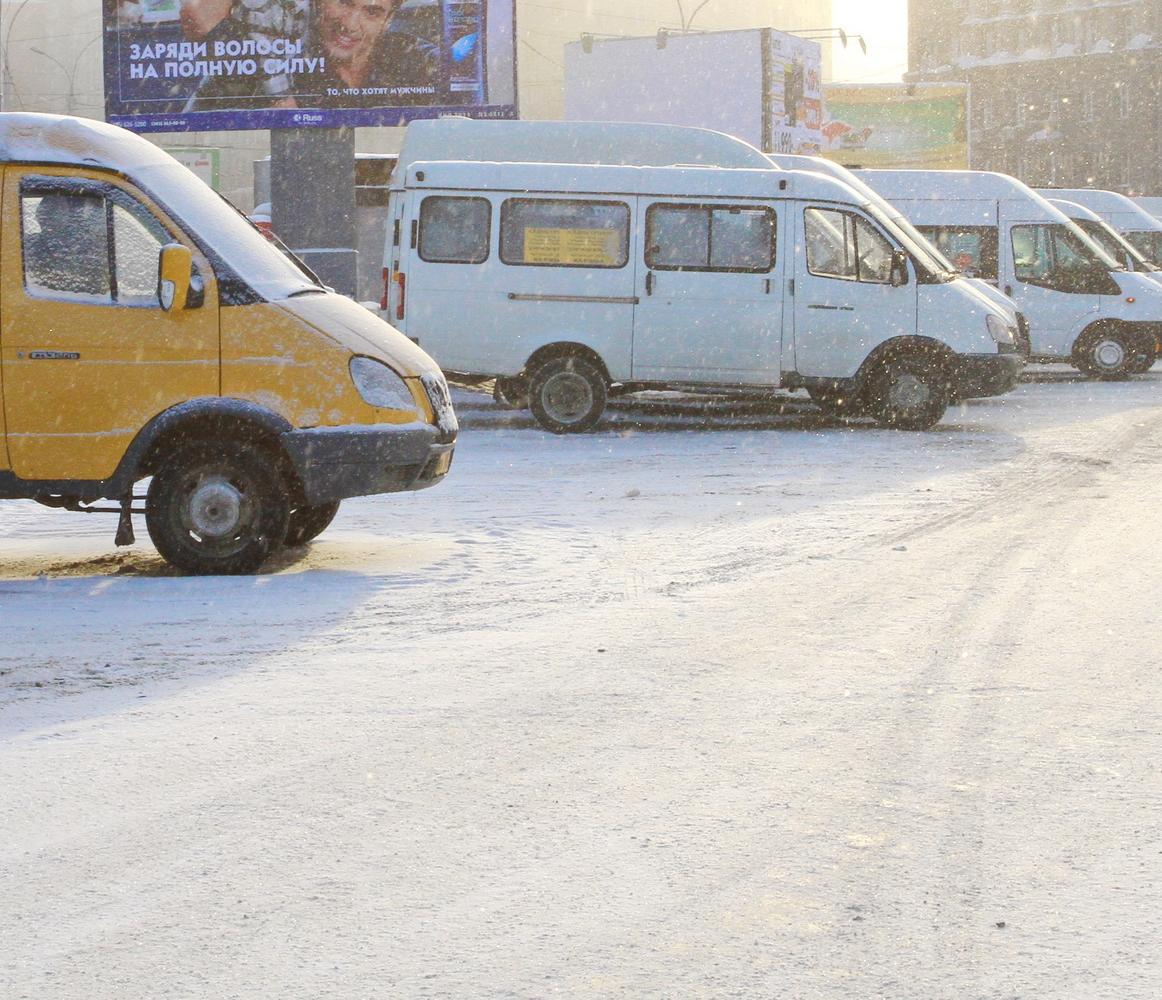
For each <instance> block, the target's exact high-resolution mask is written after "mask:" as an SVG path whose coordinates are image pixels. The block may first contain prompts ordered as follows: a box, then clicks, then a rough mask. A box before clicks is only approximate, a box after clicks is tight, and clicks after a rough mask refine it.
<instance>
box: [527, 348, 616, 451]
mask: <svg viewBox="0 0 1162 1000" xmlns="http://www.w3.org/2000/svg"><path fill="white" fill-rule="evenodd" d="M608 397H609V387H608V386H607V385H606V383H605V376H604V374H603V373H602V372H601V369H600V368H598V367H597V365H595V364H594V363H593V362H592V361H590V360H589V359H588V358H578V357H564V358H552V359H550V360H549V361H546V362H544V363H543V364H541V365H538V366H537V368H536V369H535V370H534V371H533V373H532V377H531V378H530V379H529V407H530V409H531V410H532V411H533V416H534V417H536V418H537V423H539V424H540V425H541V426H542V427H544V428H545V429H546V430H549V431H552V432H553V433H554V434H581V433H583V432H585V431H588V430H592V429H593V427H595V426H596V425H597V421H599V420H600V419H601V414H602V413H604V412H605V403H606V400H607V399H608Z"/></svg>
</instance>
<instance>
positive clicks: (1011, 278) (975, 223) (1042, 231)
mask: <svg viewBox="0 0 1162 1000" xmlns="http://www.w3.org/2000/svg"><path fill="white" fill-rule="evenodd" d="M858 176H860V177H862V178H863V179H864V180H865V181H866V182H867V183H868V184H869V185H871V187H873V188H874V189H875V190H877V191H878V192H879V193H880V194H881V195H883V196H884V197H885V198H887V199H888V201H890V202H891V203H892V204H893V205H895V206H896V207H897V208H898V209H899V210H900V211H901V212H903V213H904V214H905V215H906V216H907V217H908V218H909V219H911V221H912V222H913V223H914V224H915V225H916V227H917V228H918V229H919V230H920V231H921V232H922V233H924V234H925V235H926V236H927V237H928V238H929V239H930V240H931V241H932V242H933V243H935V244H936V246H937V248H938V249H940V250H941V251H942V252H943V253H944V255H945V256H946V257H948V258H950V259H951V260H952V261H953V262H954V263H955V264H956V265H957V267H958V268H960V269H961V270H966V271H970V272H971V273H975V274H976V275H977V276H979V277H982V278H985V279H987V280H989V281H994V282H996V283H997V284H998V285H999V287H1000V289H1001V291H1003V292H1004V293H1005V294H1006V295H1008V296H1009V297H1010V298H1011V299H1013V301H1014V302H1015V303H1016V304H1017V306H1018V308H1019V309H1020V310H1021V312H1022V313H1024V315H1025V316H1026V317H1027V319H1028V321H1029V333H1030V339H1031V343H1032V357H1033V358H1034V359H1036V360H1040V361H1065V362H1068V363H1070V364H1072V365H1074V366H1075V367H1077V368H1078V369H1080V370H1081V371H1082V372H1084V373H1085V374H1086V375H1088V376H1090V377H1093V378H1105V379H1118V378H1125V377H1126V376H1128V375H1131V374H1134V373H1135V372H1138V371H1141V370H1145V368H1148V367H1149V366H1150V365H1151V364H1153V362H1154V358H1155V355H1156V344H1157V340H1158V333H1159V331H1160V330H1162V287H1159V285H1158V284H1157V283H1156V282H1154V281H1152V280H1151V279H1150V278H1149V277H1148V276H1147V275H1145V274H1136V273H1132V272H1129V271H1126V270H1125V269H1124V268H1123V267H1122V266H1121V265H1120V264H1119V263H1118V262H1117V261H1116V260H1114V259H1113V258H1111V257H1109V256H1108V255H1107V254H1106V253H1105V252H1104V251H1102V250H1101V249H1100V248H1099V247H1098V246H1097V244H1095V243H1094V242H1093V241H1092V240H1091V239H1090V238H1089V237H1088V236H1086V235H1085V234H1084V233H1083V232H1082V231H1081V230H1080V229H1078V227H1077V226H1076V225H1074V224H1073V223H1072V222H1071V221H1070V220H1069V219H1068V218H1067V217H1066V216H1065V215H1064V213H1062V212H1061V211H1059V210H1058V209H1056V208H1054V207H1053V206H1052V205H1050V204H1049V202H1048V201H1046V200H1045V199H1044V198H1043V197H1042V196H1041V195H1039V194H1037V193H1036V192H1035V191H1033V190H1032V189H1031V188H1029V187H1028V186H1026V185H1025V184H1022V183H1021V182H1020V181H1019V180H1017V179H1016V178H1015V177H1009V176H1008V175H1006V174H996V173H989V172H985V171H975V170H860V171H858Z"/></svg>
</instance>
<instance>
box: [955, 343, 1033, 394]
mask: <svg viewBox="0 0 1162 1000" xmlns="http://www.w3.org/2000/svg"><path fill="white" fill-rule="evenodd" d="M1024 370H1025V359H1024V357H1022V356H1021V355H1020V354H1015V353H1006V354H956V355H953V357H952V362H951V364H950V365H949V371H948V375H949V389H950V390H951V393H952V397H953V398H954V399H977V398H979V397H981V396H1001V395H1003V394H1004V393H1006V392H1008V391H1009V390H1010V389H1012V388H1013V387H1014V386H1015V385H1016V384H1017V380H1018V379H1019V378H1020V377H1021V372H1023V371H1024Z"/></svg>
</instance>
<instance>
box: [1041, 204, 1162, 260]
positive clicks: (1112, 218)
mask: <svg viewBox="0 0 1162 1000" xmlns="http://www.w3.org/2000/svg"><path fill="white" fill-rule="evenodd" d="M1038 193H1039V194H1042V195H1044V196H1045V197H1046V198H1064V199H1065V200H1066V201H1074V202H1077V204H1079V205H1084V206H1085V207H1086V208H1088V209H1089V210H1090V211H1091V212H1097V214H1098V215H1100V216H1101V217H1102V218H1103V219H1105V221H1106V222H1108V223H1109V224H1110V225H1111V226H1113V227H1114V229H1116V230H1117V231H1118V232H1119V233H1122V234H1123V235H1124V236H1125V237H1126V239H1128V240H1129V241H1130V242H1131V243H1133V244H1134V246H1136V247H1137V248H1138V249H1139V250H1140V251H1141V253H1142V256H1143V257H1145V258H1146V259H1147V260H1148V261H1150V263H1152V264H1157V265H1158V266H1159V267H1162V219H1156V218H1155V217H1154V216H1153V215H1151V214H1150V213H1149V212H1147V211H1146V210H1145V209H1144V208H1143V207H1142V206H1141V205H1139V204H1137V203H1136V202H1135V201H1133V200H1132V199H1130V198H1127V197H1126V196H1125V195H1124V194H1118V193H1117V192H1116V191H1100V190H1097V189H1095V188H1040V189H1039V190H1038Z"/></svg>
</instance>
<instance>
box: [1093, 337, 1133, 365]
mask: <svg viewBox="0 0 1162 1000" xmlns="http://www.w3.org/2000/svg"><path fill="white" fill-rule="evenodd" d="M1093 360H1094V362H1095V363H1096V364H1097V365H1098V367H1099V368H1103V369H1105V370H1106V371H1115V370H1116V369H1118V368H1121V367H1122V365H1124V364H1125V363H1126V348H1125V347H1124V346H1123V345H1122V344H1121V343H1119V342H1118V341H1116V340H1101V341H1098V343H1097V344H1096V345H1095V346H1094V349H1093Z"/></svg>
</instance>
